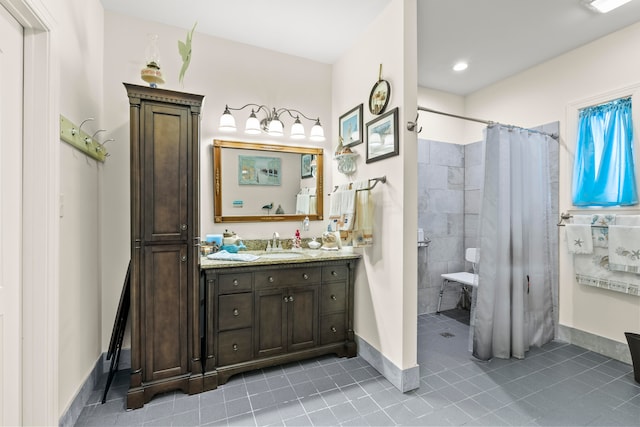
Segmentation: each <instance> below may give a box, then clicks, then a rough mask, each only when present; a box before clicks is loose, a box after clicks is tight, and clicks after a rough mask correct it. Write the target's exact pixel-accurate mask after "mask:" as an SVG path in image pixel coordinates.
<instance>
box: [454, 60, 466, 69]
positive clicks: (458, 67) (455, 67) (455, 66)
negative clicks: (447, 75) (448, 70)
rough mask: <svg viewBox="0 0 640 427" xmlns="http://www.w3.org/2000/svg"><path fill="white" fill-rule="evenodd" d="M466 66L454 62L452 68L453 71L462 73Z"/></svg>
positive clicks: (462, 63) (464, 63)
mask: <svg viewBox="0 0 640 427" xmlns="http://www.w3.org/2000/svg"><path fill="white" fill-rule="evenodd" d="M468 66H469V64H467V63H466V62H464V61H460V62H456V64H455V65H454V66H453V71H464V70H466V69H467V67H468Z"/></svg>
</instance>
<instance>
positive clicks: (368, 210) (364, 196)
mask: <svg viewBox="0 0 640 427" xmlns="http://www.w3.org/2000/svg"><path fill="white" fill-rule="evenodd" d="M355 188H356V189H360V191H358V192H356V218H355V221H354V226H353V246H354V247H365V246H373V212H374V204H373V196H372V194H371V191H370V190H364V189H365V188H369V181H368V180H367V181H361V182H358V183H356V185H355Z"/></svg>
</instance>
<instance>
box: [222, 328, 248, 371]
mask: <svg viewBox="0 0 640 427" xmlns="http://www.w3.org/2000/svg"><path fill="white" fill-rule="evenodd" d="M251 331H252V330H251V328H246V329H239V330H235V331H227V332H220V334H218V366H225V365H233V364H234V363H240V362H245V361H247V360H250V359H251V356H252V354H253V351H252V349H251V336H252V333H251Z"/></svg>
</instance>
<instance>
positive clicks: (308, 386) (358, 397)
mask: <svg viewBox="0 0 640 427" xmlns="http://www.w3.org/2000/svg"><path fill="white" fill-rule="evenodd" d="M448 335H453V336H448ZM447 336H448V337H447ZM467 346H468V326H466V325H464V324H463V323H460V322H458V321H457V320H455V319H452V318H451V317H448V316H442V315H435V314H428V315H421V316H419V318H418V349H419V350H418V363H419V365H420V377H421V381H420V388H419V389H418V390H415V391H412V392H409V393H400V392H399V391H398V390H397V389H396V388H394V387H393V386H392V385H391V383H389V382H388V381H387V380H386V379H385V378H383V377H382V376H381V375H380V374H379V373H378V372H377V371H376V370H375V369H373V368H372V367H371V366H369V365H368V364H367V363H366V362H365V361H364V360H363V359H361V358H359V357H355V358H351V359H341V358H336V357H331V356H329V357H322V358H319V359H314V360H309V361H305V362H301V363H294V364H289V365H285V366H281V367H276V368H270V369H263V370H259V371H255V372H250V373H245V374H243V375H237V376H235V377H232V378H231V380H230V381H229V382H228V383H227V384H225V385H223V386H220V387H219V388H218V389H216V390H212V391H210V392H207V393H202V394H198V395H194V396H188V395H184V394H182V393H181V392H177V393H168V394H165V395H161V396H156V397H155V398H154V399H153V400H152V401H151V402H149V403H148V404H146V405H145V406H144V407H143V408H141V409H137V410H134V411H126V410H125V395H126V390H127V381H128V377H127V372H121V373H118V375H117V376H116V378H115V380H114V383H113V384H112V386H111V389H110V391H109V396H108V401H107V402H106V403H105V404H104V405H103V404H100V403H99V402H100V400H101V398H102V393H103V388H104V383H105V381H106V375H105V378H104V379H103V381H102V383H101V384H100V385H99V387H98V388H97V389H96V390H95V392H94V394H93V396H92V398H91V400H90V401H89V403H87V405H86V406H85V408H84V409H83V411H82V413H81V415H80V417H79V419H78V422H77V424H76V425H78V426H98V425H99V426H106V425H118V426H170V425H173V426H201V425H202V426H204V425H222V426H226V425H229V426H235V425H239V426H271V425H273V426H283V425H284V426H308V425H316V426H337V425H341V426H393V425H407V426H411V425H414V426H462V425H469V426H592V425H593V426H640V384H637V383H635V382H634V380H633V371H632V367H631V366H630V365H628V364H625V363H621V362H618V361H616V360H611V359H609V358H606V357H603V356H601V355H599V354H596V353H593V352H590V351H586V350H584V349H582V348H580V347H576V346H573V345H568V344H565V343H560V342H553V343H550V344H548V345H546V346H544V347H543V348H540V349H532V350H531V351H530V352H529V353H528V354H527V358H526V359H525V360H492V361H490V362H486V363H482V362H478V361H474V360H472V358H471V356H470V353H468V352H467V351H466V349H467Z"/></svg>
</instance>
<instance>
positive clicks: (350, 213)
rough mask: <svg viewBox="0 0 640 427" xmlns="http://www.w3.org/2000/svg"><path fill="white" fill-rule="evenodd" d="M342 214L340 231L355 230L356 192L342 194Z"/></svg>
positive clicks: (339, 225)
mask: <svg viewBox="0 0 640 427" xmlns="http://www.w3.org/2000/svg"><path fill="white" fill-rule="evenodd" d="M341 205H342V213H341V215H340V220H339V223H338V230H339V231H350V230H353V220H354V216H355V211H356V190H345V191H343V192H342V203H341Z"/></svg>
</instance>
